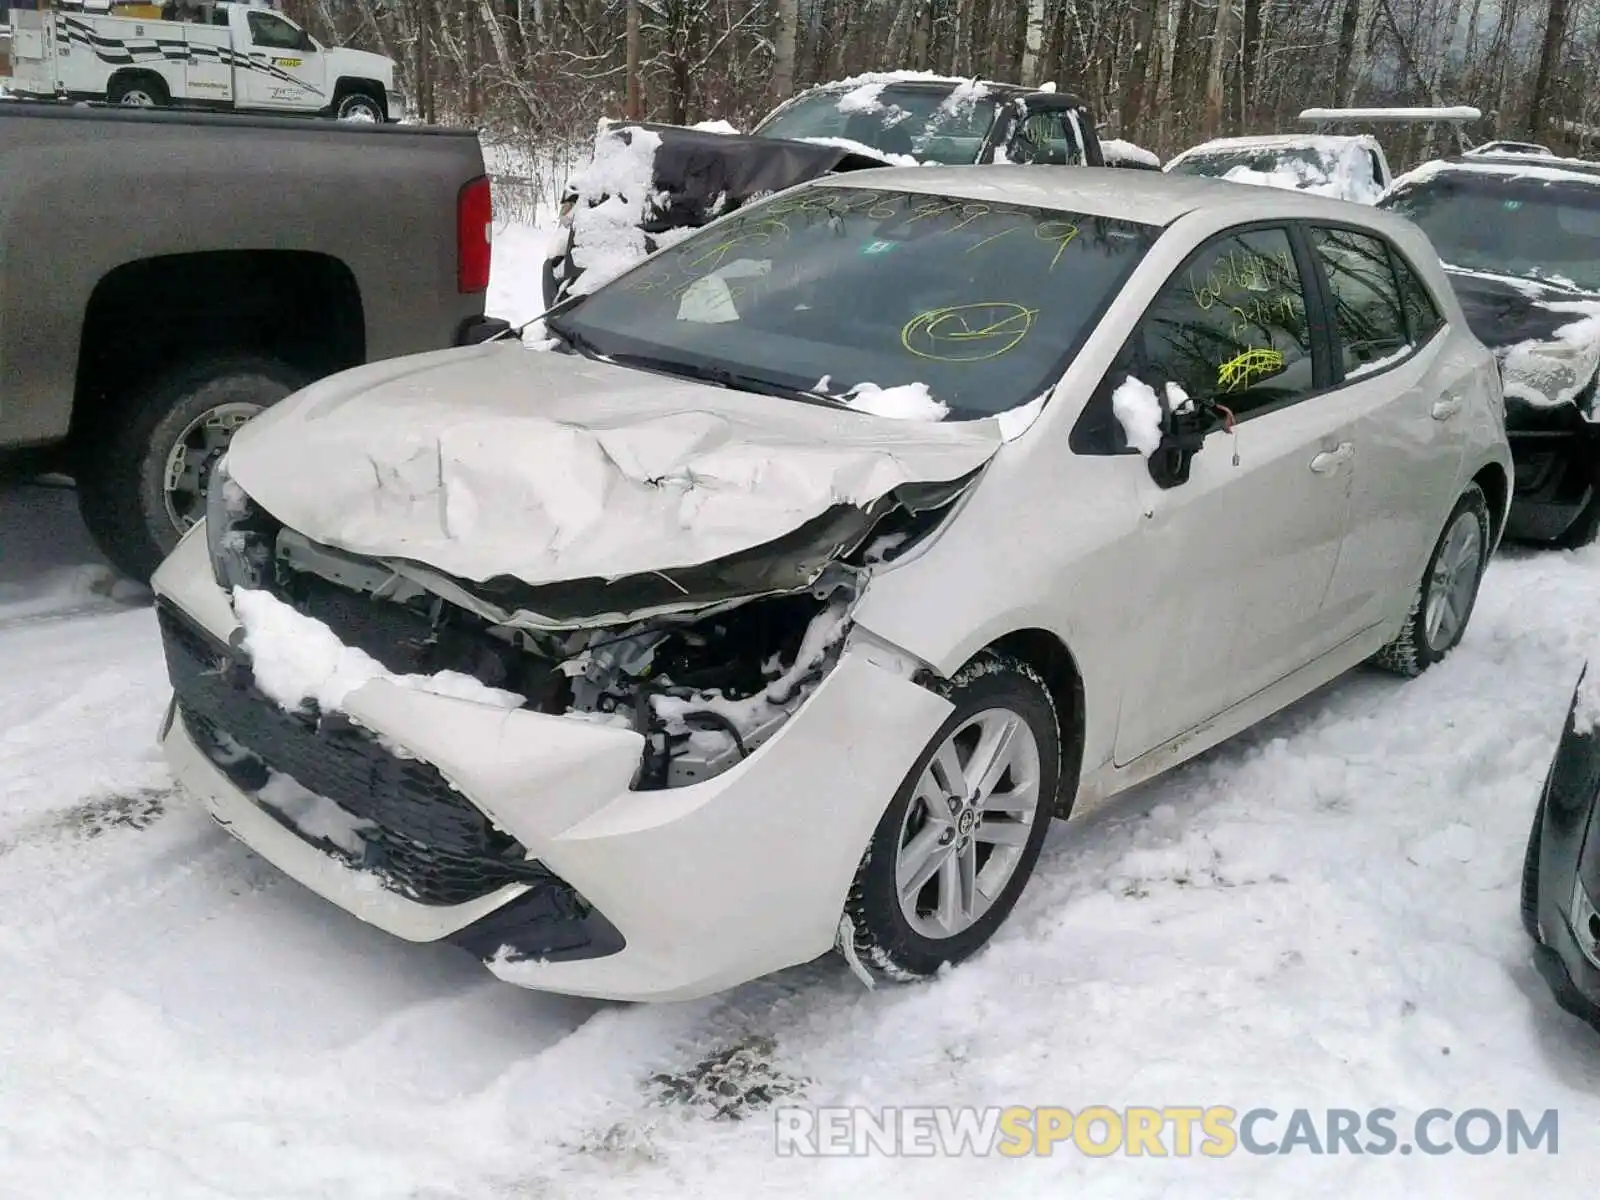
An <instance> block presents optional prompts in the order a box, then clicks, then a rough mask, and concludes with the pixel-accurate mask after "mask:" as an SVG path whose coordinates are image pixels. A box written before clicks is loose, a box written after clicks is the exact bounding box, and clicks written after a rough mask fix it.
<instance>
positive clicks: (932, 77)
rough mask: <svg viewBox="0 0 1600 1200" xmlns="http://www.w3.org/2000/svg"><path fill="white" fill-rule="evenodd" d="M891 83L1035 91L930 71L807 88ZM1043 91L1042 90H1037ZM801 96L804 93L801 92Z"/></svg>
mask: <svg viewBox="0 0 1600 1200" xmlns="http://www.w3.org/2000/svg"><path fill="white" fill-rule="evenodd" d="M892 83H901V84H904V83H925V84H939V85H941V86H943V85H949V86H951V87H961V86H967V87H972V86H974V85H977V86H979V87H982V88H984V89H985V90H987V91H991V92H1005V93H1008V94H1009V93H1012V92H1027V91H1033V90H1036V89H1032V88H1025V87H1023V86H1022V85H1020V84H1016V83H996V82H995V81H994V80H991V79H977V78H963V77H962V76H959V75H939V74H936V73H934V72H932V71H868V72H866V73H865V74H862V75H852V76H850V78H848V79H834V80H830V81H829V82H827V83H819V84H817V85H816V87H813V88H808V89H807V91H811V92H835V91H849V90H852V89H854V88H860V87H868V86H873V85H876V86H880V87H882V86H887V85H888V84H892ZM1037 90H1043V89H1037ZM801 94H802V95H804V94H805V93H804V92H802V93H801Z"/></svg>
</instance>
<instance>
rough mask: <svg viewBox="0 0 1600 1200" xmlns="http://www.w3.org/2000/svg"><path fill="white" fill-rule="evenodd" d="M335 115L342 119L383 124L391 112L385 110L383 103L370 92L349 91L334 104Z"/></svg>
mask: <svg viewBox="0 0 1600 1200" xmlns="http://www.w3.org/2000/svg"><path fill="white" fill-rule="evenodd" d="M334 116H336V117H338V118H339V120H341V121H359V122H361V123H363V124H373V125H382V124H383V123H384V121H385V120H386V119H387V118H388V116H389V114H388V113H387V112H386V111H385V110H384V106H383V103H382V102H381V101H380V100H379V99H378V98H377V97H376V96H374V95H372V94H371V93H370V92H349V93H346V95H345V97H344V99H342V100H340V101H339V102H338V104H336V105H335V106H334Z"/></svg>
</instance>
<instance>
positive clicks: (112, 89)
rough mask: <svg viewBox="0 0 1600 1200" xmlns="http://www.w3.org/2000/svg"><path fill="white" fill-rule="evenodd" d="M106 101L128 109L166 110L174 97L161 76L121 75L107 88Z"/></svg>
mask: <svg viewBox="0 0 1600 1200" xmlns="http://www.w3.org/2000/svg"><path fill="white" fill-rule="evenodd" d="M106 100H107V101H108V102H110V103H112V104H120V105H122V106H124V107H127V108H165V107H166V106H167V105H169V104H171V103H172V96H171V94H170V93H169V92H168V91H167V85H166V84H165V83H163V82H162V81H161V77H160V76H159V75H119V76H117V77H116V78H115V79H113V80H112V81H111V84H110V86H109V87H107V88H106Z"/></svg>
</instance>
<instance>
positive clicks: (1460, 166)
mask: <svg viewBox="0 0 1600 1200" xmlns="http://www.w3.org/2000/svg"><path fill="white" fill-rule="evenodd" d="M1567 161H1570V162H1573V163H1574V164H1577V163H1581V162H1582V160H1579V159H1570V160H1569V159H1560V158H1549V159H1546V158H1541V157H1538V156H1535V155H1529V156H1528V161H1527V162H1526V163H1499V162H1485V161H1472V162H1446V161H1445V160H1443V159H1440V160H1438V161H1436V162H1428V163H1423V164H1422V165H1421V166H1420V167H1418V168H1417V169H1416V170H1414V171H1409V172H1407V173H1406V174H1404V175H1402V176H1401V177H1400V178H1399V179H1396V180H1395V181H1394V185H1393V190H1396V191H1398V190H1399V189H1400V188H1402V187H1410V186H1411V185H1413V184H1417V183H1425V182H1427V181H1428V180H1430V179H1434V178H1436V177H1437V176H1440V175H1444V174H1448V173H1450V172H1453V171H1466V172H1470V173H1473V174H1478V175H1505V176H1509V177H1511V178H1513V179H1539V180H1543V181H1544V182H1546V183H1586V184H1588V185H1589V186H1591V187H1600V175H1596V174H1594V173H1593V166H1594V164H1593V163H1582V165H1583V166H1584V167H1588V168H1590V169H1589V170H1582V169H1579V168H1578V167H1577V166H1574V168H1573V169H1570V170H1567V169H1563V168H1562V167H1561V166H1560V165H1559V164H1561V163H1562V162H1567ZM1549 164H1555V165H1549Z"/></svg>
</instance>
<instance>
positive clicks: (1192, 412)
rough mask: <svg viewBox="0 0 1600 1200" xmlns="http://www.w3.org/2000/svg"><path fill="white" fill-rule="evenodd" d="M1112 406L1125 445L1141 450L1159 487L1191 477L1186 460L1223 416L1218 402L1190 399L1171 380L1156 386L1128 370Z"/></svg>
mask: <svg viewBox="0 0 1600 1200" xmlns="http://www.w3.org/2000/svg"><path fill="white" fill-rule="evenodd" d="M1111 409H1112V412H1113V413H1114V414H1115V416H1116V418H1117V421H1118V422H1119V423H1120V424H1121V426H1122V431H1123V434H1124V435H1125V436H1126V438H1127V440H1128V445H1129V446H1131V447H1133V449H1135V450H1137V451H1138V452H1139V453H1140V454H1142V455H1143V456H1144V459H1145V462H1146V465H1147V466H1148V468H1149V471H1150V478H1151V480H1153V481H1154V482H1155V485H1156V486H1157V487H1159V488H1162V489H1167V488H1175V487H1177V486H1178V485H1179V484H1182V483H1187V482H1188V480H1189V466H1190V464H1191V463H1192V462H1193V461H1194V456H1195V455H1196V454H1198V453H1199V452H1200V447H1201V446H1203V445H1204V444H1205V440H1206V437H1207V436H1208V435H1209V434H1211V433H1212V432H1214V431H1215V430H1218V429H1221V428H1223V426H1224V425H1225V424H1226V419H1225V417H1224V415H1223V413H1222V411H1221V410H1219V409H1218V408H1217V406H1216V405H1214V404H1211V403H1210V402H1208V401H1205V400H1195V399H1192V398H1191V397H1190V396H1189V394H1188V393H1187V392H1185V391H1184V390H1183V389H1182V388H1181V387H1179V386H1178V385H1177V384H1175V383H1171V382H1168V383H1167V384H1166V385H1165V386H1164V387H1163V388H1162V389H1161V391H1160V392H1157V390H1156V389H1155V388H1153V387H1151V386H1150V385H1149V384H1147V383H1145V382H1144V381H1143V380H1142V379H1139V378H1137V377H1136V376H1133V375H1129V376H1128V377H1127V378H1126V379H1125V380H1124V381H1123V382H1122V384H1121V385H1120V386H1119V387H1118V388H1117V390H1116V391H1115V392H1114V393H1113V394H1112V396H1111Z"/></svg>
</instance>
